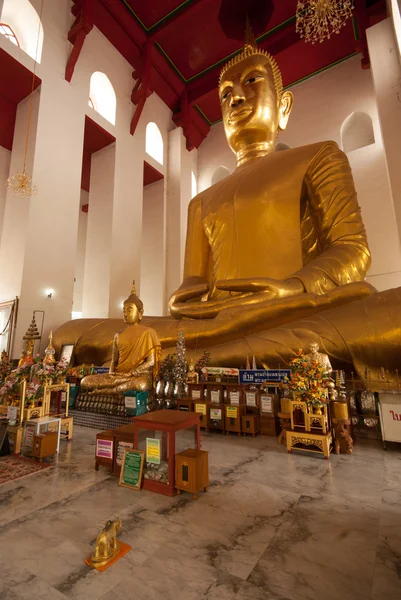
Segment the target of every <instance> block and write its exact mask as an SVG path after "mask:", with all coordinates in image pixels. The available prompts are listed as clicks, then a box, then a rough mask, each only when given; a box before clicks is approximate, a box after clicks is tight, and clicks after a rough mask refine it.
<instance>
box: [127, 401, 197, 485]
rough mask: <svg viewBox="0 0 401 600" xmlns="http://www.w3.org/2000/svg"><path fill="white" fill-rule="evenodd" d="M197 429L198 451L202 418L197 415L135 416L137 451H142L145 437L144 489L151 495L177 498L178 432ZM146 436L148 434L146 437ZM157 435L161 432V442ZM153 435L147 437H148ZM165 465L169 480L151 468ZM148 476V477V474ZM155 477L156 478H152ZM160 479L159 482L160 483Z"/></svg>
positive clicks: (161, 412)
mask: <svg viewBox="0 0 401 600" xmlns="http://www.w3.org/2000/svg"><path fill="white" fill-rule="evenodd" d="M190 427H195V440H194V441H195V450H200V418H199V415H198V414H196V413H194V412H187V411H178V410H157V411H155V412H151V413H148V414H146V415H141V416H138V417H134V448H136V449H137V450H138V449H140V444H142V443H143V439H144V437H145V440H146V447H145V467H144V479H143V482H142V488H143V489H145V490H149V491H151V492H157V493H159V494H163V495H165V496H174V495H175V494H176V489H175V452H176V441H175V435H176V433H177V432H178V431H182V430H184V429H188V428H190ZM142 432H143V433H145V434H146V435H145V436H143V434H142ZM157 432H161V439H159V438H158V437H157V435H156V434H157ZM148 433H149V435H151V434H153V439H152V437H148V435H147V434H148ZM162 463H166V465H167V473H166V478H167V481H163V478H164V479H165V477H164V476H163V475H162V471H160V473H157V471H153V470H152V468H151V467H152V465H154V466H155V467H156V469H157V468H160V466H161V465H162ZM147 474H148V478H147V477H146V475H147ZM152 475H155V478H151V476H152ZM158 479H159V480H158Z"/></svg>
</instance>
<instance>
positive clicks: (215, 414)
mask: <svg viewBox="0 0 401 600" xmlns="http://www.w3.org/2000/svg"><path fill="white" fill-rule="evenodd" d="M224 410H225V405H224V404H213V403H210V404H209V429H213V430H214V431H222V432H223V433H224V431H225V418H224Z"/></svg>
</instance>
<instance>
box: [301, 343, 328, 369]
mask: <svg viewBox="0 0 401 600" xmlns="http://www.w3.org/2000/svg"><path fill="white" fill-rule="evenodd" d="M309 350H310V353H309V354H307V355H306V356H305V360H306V361H307V362H308V363H309V362H315V363H317V364H318V365H320V366H321V367H322V368H323V370H324V374H325V375H329V374H330V373H331V372H332V370H333V368H332V366H331V363H330V360H329V357H328V356H327V354H323V352H319V344H318V343H317V342H311V343H310V344H309Z"/></svg>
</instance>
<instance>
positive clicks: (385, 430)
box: [379, 392, 401, 443]
mask: <svg viewBox="0 0 401 600" xmlns="http://www.w3.org/2000/svg"><path fill="white" fill-rule="evenodd" d="M379 399H380V402H379V406H380V422H381V428H382V436H383V440H385V441H387V442H399V443H401V394H389V393H386V392H383V393H380V395H379Z"/></svg>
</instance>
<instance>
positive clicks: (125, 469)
mask: <svg viewBox="0 0 401 600" xmlns="http://www.w3.org/2000/svg"><path fill="white" fill-rule="evenodd" d="M144 457H145V453H144V452H142V451H141V450H131V449H129V448H125V450H124V456H123V460H122V465H121V472H120V485H122V486H124V487H128V488H132V489H133V490H140V489H141V485H142V471H143V461H144Z"/></svg>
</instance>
